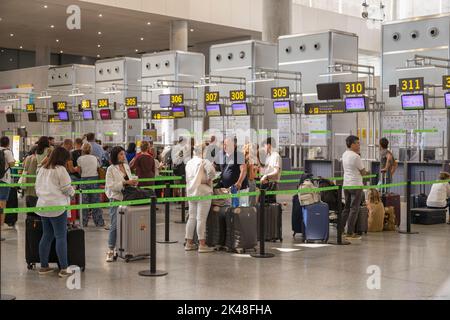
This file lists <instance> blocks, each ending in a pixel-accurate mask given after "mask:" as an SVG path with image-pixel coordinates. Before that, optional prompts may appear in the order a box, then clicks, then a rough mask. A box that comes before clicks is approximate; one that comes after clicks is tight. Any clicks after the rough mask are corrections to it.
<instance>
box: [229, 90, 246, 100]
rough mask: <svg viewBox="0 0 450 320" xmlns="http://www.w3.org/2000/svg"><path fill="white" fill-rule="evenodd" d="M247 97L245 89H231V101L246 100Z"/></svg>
mask: <svg viewBox="0 0 450 320" xmlns="http://www.w3.org/2000/svg"><path fill="white" fill-rule="evenodd" d="M246 99H247V93H246V92H245V90H231V91H230V101H245V100H246Z"/></svg>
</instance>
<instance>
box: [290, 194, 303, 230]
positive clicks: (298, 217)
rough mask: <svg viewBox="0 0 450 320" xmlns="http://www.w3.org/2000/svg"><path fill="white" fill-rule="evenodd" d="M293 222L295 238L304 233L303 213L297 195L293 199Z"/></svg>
mask: <svg viewBox="0 0 450 320" xmlns="http://www.w3.org/2000/svg"><path fill="white" fill-rule="evenodd" d="M291 222H292V231H293V232H294V234H293V237H295V235H296V234H297V233H302V224H303V213H302V207H301V205H300V201H299V199H298V195H297V194H296V195H295V196H293V197H292V217H291Z"/></svg>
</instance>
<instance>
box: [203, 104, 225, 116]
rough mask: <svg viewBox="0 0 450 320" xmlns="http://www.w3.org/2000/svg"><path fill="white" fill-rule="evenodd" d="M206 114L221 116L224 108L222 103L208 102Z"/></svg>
mask: <svg viewBox="0 0 450 320" xmlns="http://www.w3.org/2000/svg"><path fill="white" fill-rule="evenodd" d="M206 114H207V115H208V117H220V116H221V115H222V108H221V106H220V104H207V105H206Z"/></svg>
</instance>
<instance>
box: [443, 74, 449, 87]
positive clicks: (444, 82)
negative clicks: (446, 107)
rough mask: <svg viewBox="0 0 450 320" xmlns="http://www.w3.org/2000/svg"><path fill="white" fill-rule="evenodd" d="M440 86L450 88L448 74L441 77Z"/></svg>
mask: <svg viewBox="0 0 450 320" xmlns="http://www.w3.org/2000/svg"><path fill="white" fill-rule="evenodd" d="M442 88H443V89H444V90H450V76H443V77H442Z"/></svg>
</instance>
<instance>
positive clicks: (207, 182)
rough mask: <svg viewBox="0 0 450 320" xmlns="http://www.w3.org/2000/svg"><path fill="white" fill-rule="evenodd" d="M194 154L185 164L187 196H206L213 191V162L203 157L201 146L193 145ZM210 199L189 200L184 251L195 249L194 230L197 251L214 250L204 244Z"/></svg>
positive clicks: (214, 172)
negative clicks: (197, 244) (197, 240)
mask: <svg viewBox="0 0 450 320" xmlns="http://www.w3.org/2000/svg"><path fill="white" fill-rule="evenodd" d="M193 149H194V155H193V157H192V159H190V160H189V161H188V162H187V164H186V194H187V196H188V197H195V196H207V195H211V194H212V193H213V185H212V180H213V179H214V176H215V174H216V170H215V169H214V166H213V164H212V163H211V162H210V161H209V160H208V159H204V156H203V149H204V148H203V146H201V145H199V146H195V147H194V148H193ZM210 208H211V200H202V201H189V219H188V222H187V224H186V246H185V250H186V251H192V250H197V246H196V245H195V244H194V241H193V239H194V232H195V230H197V236H198V239H199V243H200V245H199V247H198V252H200V253H206V252H212V251H214V248H211V247H208V246H207V245H206V235H205V231H206V220H207V219H208V214H209V210H210Z"/></svg>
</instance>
